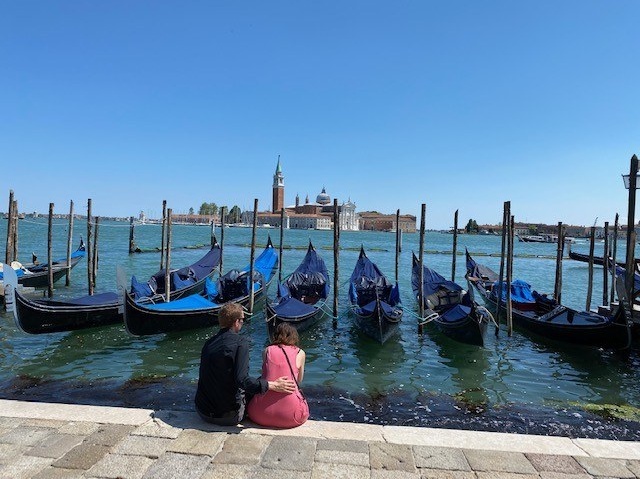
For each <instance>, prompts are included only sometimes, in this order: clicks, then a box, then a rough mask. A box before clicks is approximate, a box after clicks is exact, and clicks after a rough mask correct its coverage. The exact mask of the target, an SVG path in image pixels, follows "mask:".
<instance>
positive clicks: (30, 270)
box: [0, 238, 87, 288]
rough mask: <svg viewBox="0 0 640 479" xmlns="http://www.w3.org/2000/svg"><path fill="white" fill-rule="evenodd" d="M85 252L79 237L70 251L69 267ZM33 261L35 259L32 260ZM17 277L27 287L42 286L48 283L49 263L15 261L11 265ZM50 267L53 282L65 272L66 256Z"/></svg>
mask: <svg viewBox="0 0 640 479" xmlns="http://www.w3.org/2000/svg"><path fill="white" fill-rule="evenodd" d="M86 254H87V252H86V250H85V247H84V241H82V238H81V239H80V245H79V246H78V249H76V250H75V251H74V252H73V253H71V261H70V265H71V269H73V268H74V267H75V265H77V264H78V263H79V262H80V260H81V259H82V258H84V257H85V255H86ZM34 261H35V260H34ZM11 266H12V267H13V270H14V271H15V272H16V276H17V277H18V284H21V285H22V286H24V287H29V288H42V287H44V286H47V285H48V284H49V263H35V262H34V263H31V264H21V263H18V262H17V261H16V262H14V263H12V265H11ZM4 268H8V266H7V265H3V270H4ZM51 269H52V270H53V282H54V283H55V282H56V281H58V280H59V279H60V278H62V277H63V276H64V275H65V274H66V273H67V269H68V268H67V258H66V257H65V258H60V259H57V260H55V261H54V262H53V263H52V267H51ZM3 275H4V271H0V280H2V279H3V277H4V276H3Z"/></svg>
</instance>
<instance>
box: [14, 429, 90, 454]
mask: <svg viewBox="0 0 640 479" xmlns="http://www.w3.org/2000/svg"><path fill="white" fill-rule="evenodd" d="M82 441H84V436H73V435H71V434H60V433H58V432H55V433H53V434H51V435H49V436H47V437H45V438H44V439H43V440H42V441H40V442H39V443H38V444H36V445H35V446H33V447H32V448H31V449H29V451H28V452H27V453H26V454H28V455H29V456H40V457H50V458H52V459H57V458H59V457H62V456H64V455H65V454H66V453H67V452H69V451H70V450H71V449H73V448H74V447H76V446H78V445H80V444H82Z"/></svg>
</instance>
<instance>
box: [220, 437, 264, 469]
mask: <svg viewBox="0 0 640 479" xmlns="http://www.w3.org/2000/svg"><path fill="white" fill-rule="evenodd" d="M271 440H272V437H270V436H258V435H255V434H247V435H244V434H230V435H229V436H227V438H226V439H225V441H224V443H223V444H222V449H221V450H220V452H219V453H218V454H216V455H215V457H214V458H213V462H214V463H220V464H245V465H257V464H259V463H260V460H261V459H262V455H263V454H264V451H265V450H266V448H267V447H268V446H269V444H270V443H271Z"/></svg>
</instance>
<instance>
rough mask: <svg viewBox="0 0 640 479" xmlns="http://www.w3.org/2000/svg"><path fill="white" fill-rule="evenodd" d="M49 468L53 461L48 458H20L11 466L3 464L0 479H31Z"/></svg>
mask: <svg viewBox="0 0 640 479" xmlns="http://www.w3.org/2000/svg"><path fill="white" fill-rule="evenodd" d="M49 466H51V459H49V458H47V457H34V456H18V457H16V458H15V460H14V461H13V462H11V463H10V464H3V466H2V469H1V470H0V474H2V475H1V476H0V477H1V478H2V479H5V478H6V479H31V478H32V477H33V476H35V475H36V474H38V473H39V472H40V471H42V470H43V469H45V468H48V467H49Z"/></svg>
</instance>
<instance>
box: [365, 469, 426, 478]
mask: <svg viewBox="0 0 640 479" xmlns="http://www.w3.org/2000/svg"><path fill="white" fill-rule="evenodd" d="M371 479H420V474H419V473H417V472H408V471H398V470H395V471H388V470H387V469H372V470H371Z"/></svg>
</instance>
